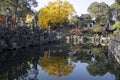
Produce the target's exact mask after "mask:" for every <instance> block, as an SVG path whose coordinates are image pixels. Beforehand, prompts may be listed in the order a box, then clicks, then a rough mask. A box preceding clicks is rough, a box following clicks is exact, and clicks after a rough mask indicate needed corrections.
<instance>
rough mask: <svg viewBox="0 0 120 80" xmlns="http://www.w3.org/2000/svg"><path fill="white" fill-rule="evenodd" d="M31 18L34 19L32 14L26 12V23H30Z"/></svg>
mask: <svg viewBox="0 0 120 80" xmlns="http://www.w3.org/2000/svg"><path fill="white" fill-rule="evenodd" d="M33 19H34V16H33V15H32V14H29V13H28V14H26V19H25V22H26V23H32V21H33Z"/></svg>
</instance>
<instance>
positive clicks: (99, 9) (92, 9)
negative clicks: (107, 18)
mask: <svg viewBox="0 0 120 80" xmlns="http://www.w3.org/2000/svg"><path fill="white" fill-rule="evenodd" d="M87 11H88V12H89V13H90V14H91V15H92V16H97V15H100V14H107V13H108V12H109V6H108V5H107V4H106V3H104V2H101V3H98V2H93V3H91V4H90V6H89V7H88V9H87Z"/></svg>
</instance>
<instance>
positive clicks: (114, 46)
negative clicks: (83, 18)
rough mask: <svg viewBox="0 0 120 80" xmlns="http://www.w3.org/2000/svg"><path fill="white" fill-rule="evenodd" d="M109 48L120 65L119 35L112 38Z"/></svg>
mask: <svg viewBox="0 0 120 80" xmlns="http://www.w3.org/2000/svg"><path fill="white" fill-rule="evenodd" d="M108 48H109V50H110V51H111V52H112V54H113V56H114V57H115V59H116V60H117V62H118V63H119V64H120V35H119V34H118V35H111V36H110V40H109V44H108Z"/></svg>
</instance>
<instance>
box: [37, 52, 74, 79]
mask: <svg viewBox="0 0 120 80" xmlns="http://www.w3.org/2000/svg"><path fill="white" fill-rule="evenodd" d="M39 65H40V66H41V67H42V69H43V70H44V71H46V72H48V74H49V75H55V76H57V77H60V76H66V75H68V74H69V73H71V72H72V70H73V68H74V66H71V65H69V64H68V62H67V59H66V58H65V56H63V55H54V56H52V57H49V55H48V52H45V54H44V56H43V57H42V58H41V59H40V61H39Z"/></svg>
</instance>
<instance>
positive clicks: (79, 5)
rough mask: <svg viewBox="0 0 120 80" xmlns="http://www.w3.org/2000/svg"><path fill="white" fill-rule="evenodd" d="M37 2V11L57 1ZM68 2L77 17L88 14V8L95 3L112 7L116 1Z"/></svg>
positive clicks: (90, 0)
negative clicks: (50, 2)
mask: <svg viewBox="0 0 120 80" xmlns="http://www.w3.org/2000/svg"><path fill="white" fill-rule="evenodd" d="M37 1H38V7H37V8H36V10H39V9H40V8H41V7H44V6H45V5H47V3H48V2H49V1H56V0H37ZM63 1H64V0H63ZM66 1H68V2H69V3H71V4H72V5H73V7H74V9H75V11H76V13H77V15H81V14H85V13H88V12H87V8H88V6H89V5H90V4H91V3H92V2H95V1H97V2H105V3H107V4H108V5H111V4H112V3H114V2H115V0H66Z"/></svg>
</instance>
